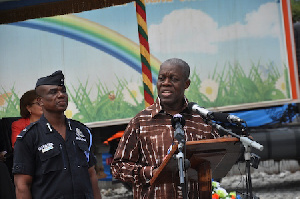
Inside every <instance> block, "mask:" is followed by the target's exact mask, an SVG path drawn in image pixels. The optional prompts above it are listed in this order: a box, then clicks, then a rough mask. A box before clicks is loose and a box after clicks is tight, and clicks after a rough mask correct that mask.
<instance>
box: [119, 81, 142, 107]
mask: <svg viewBox="0 0 300 199" xmlns="http://www.w3.org/2000/svg"><path fill="white" fill-rule="evenodd" d="M122 93H123V96H124V100H125V101H126V102H128V103H129V104H132V105H134V106H135V105H136V103H141V102H142V101H143V95H142V93H141V92H140V89H139V85H138V84H137V83H134V82H131V83H129V84H128V85H127V87H126V88H125V89H124V90H123V91H122ZM134 99H135V100H136V101H137V102H135V100H134Z"/></svg>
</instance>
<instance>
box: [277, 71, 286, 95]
mask: <svg viewBox="0 0 300 199" xmlns="http://www.w3.org/2000/svg"><path fill="white" fill-rule="evenodd" d="M275 88H276V89H278V90H280V91H281V92H282V93H283V94H284V95H285V96H286V91H287V90H286V82H285V78H284V76H281V77H280V78H279V79H278V80H277V82H276V84H275Z"/></svg>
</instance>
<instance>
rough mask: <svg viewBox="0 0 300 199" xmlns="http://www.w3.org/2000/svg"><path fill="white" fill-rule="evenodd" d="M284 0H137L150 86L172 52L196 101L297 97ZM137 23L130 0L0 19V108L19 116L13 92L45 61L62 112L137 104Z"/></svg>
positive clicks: (94, 117)
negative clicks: (59, 83)
mask: <svg viewBox="0 0 300 199" xmlns="http://www.w3.org/2000/svg"><path fill="white" fill-rule="evenodd" d="M284 6H285V4H283V3H282V2H281V1H277V0H276V1H274V0H189V1H184V0H164V1H159V0H157V1H154V0H153V1H146V13H147V25H148V36H149V45H150V53H151V57H150V59H151V68H152V77H153V86H154V96H155V97H156V96H157V94H156V89H155V84H156V81H157V74H158V70H159V65H160V63H161V62H163V61H165V60H166V59H168V58H172V57H178V58H182V59H183V60H185V61H186V62H188V63H189V65H190V66H191V69H192V70H191V80H192V84H191V86H190V88H189V89H188V90H187V92H186V94H187V97H188V99H189V100H190V101H195V102H197V103H198V104H200V105H201V106H204V107H207V108H209V107H215V108H219V109H221V108H226V107H239V108H244V107H245V106H253V107H254V106H257V105H259V104H261V103H264V104H272V103H278V102H287V101H289V100H292V99H297V98H298V92H297V91H295V90H297V88H298V87H297V85H298V82H297V79H295V78H294V77H293V75H294V74H295V73H296V72H297V71H295V63H294V61H295V60H294V58H293V57H290V58H289V56H288V55H289V54H291V52H289V53H288V49H289V46H290V45H291V41H287V40H286V36H289V34H290V33H289V32H287V31H291V30H290V29H289V28H290V25H291V24H288V23H287V21H285V20H286V19H285V18H286V17H287V16H288V11H286V10H287V9H285V7H284ZM137 29H138V26H137V19H136V10H135V4H134V3H129V4H125V5H121V6H115V7H110V8H105V9H100V10H92V11H88V12H82V13H77V14H70V15H63V16H55V17H48V18H40V19H33V20H27V21H24V22H17V23H12V24H6V25H1V26H0V35H1V37H0V57H1V59H0V84H1V88H0V117H10V116H19V98H20V97H21V96H22V94H23V93H24V92H25V91H27V90H29V89H33V88H34V86H35V83H36V80H37V79H38V78H39V77H41V76H45V75H49V74H51V73H53V72H54V71H55V70H63V72H64V74H65V77H66V86H67V89H68V94H69V101H70V103H69V107H68V109H67V111H66V114H67V116H68V117H70V118H74V119H78V120H80V121H82V122H96V121H108V120H112V119H122V118H131V117H133V116H134V115H135V114H136V113H137V112H139V111H140V110H142V109H143V108H144V107H145V105H144V101H143V99H144V96H143V83H142V75H141V74H142V70H141V60H140V48H139V39H138V30H137ZM289 42H290V43H289ZM290 49H292V48H291V47H290Z"/></svg>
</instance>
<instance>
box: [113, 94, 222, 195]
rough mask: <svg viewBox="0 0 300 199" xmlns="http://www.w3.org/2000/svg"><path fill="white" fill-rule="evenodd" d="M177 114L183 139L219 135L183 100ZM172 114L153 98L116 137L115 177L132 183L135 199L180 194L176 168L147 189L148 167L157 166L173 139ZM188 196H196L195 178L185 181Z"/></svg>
mask: <svg viewBox="0 0 300 199" xmlns="http://www.w3.org/2000/svg"><path fill="white" fill-rule="evenodd" d="M185 102H186V103H185V106H184V109H183V110H182V111H181V112H180V114H181V115H182V116H183V117H184V119H185V126H184V131H185V137H186V141H196V140H201V139H211V138H217V137H219V135H218V133H217V132H216V130H214V129H212V127H211V126H210V125H208V124H206V123H205V122H204V121H203V119H202V117H201V116H200V115H198V114H196V113H195V112H190V111H189V110H188V108H187V100H185ZM172 117H173V116H172V115H170V114H168V113H166V112H165V111H164V110H163V109H162V107H161V105H160V101H159V98H157V100H156V102H155V103H154V104H153V105H151V106H149V107H148V108H146V109H144V110H143V111H141V112H140V113H138V114H137V115H136V116H135V117H134V118H133V119H132V120H131V121H130V123H129V124H128V126H127V128H126V130H125V132H124V135H123V137H122V138H121V140H120V143H119V146H118V148H117V150H116V153H115V156H114V160H113V163H112V166H111V168H112V174H113V176H114V177H115V178H117V179H120V180H122V181H125V182H127V183H130V184H132V187H133V195H134V198H135V199H141V198H156V199H159V198H162V199H166V198H170V199H175V198H182V193H181V191H180V190H181V188H180V187H179V180H178V179H179V178H178V172H176V173H175V172H174V173H172V175H170V179H169V182H165V183H162V184H159V185H155V187H152V189H150V185H149V180H150V179H151V178H152V171H153V170H154V169H155V168H157V167H159V165H160V164H161V163H162V162H163V158H164V157H165V156H166V155H167V153H168V149H169V148H170V146H171V145H172V144H173V143H174V142H177V141H175V140H174V128H173V127H172V124H171V119H172ZM188 186H189V193H188V194H189V198H198V184H197V182H189V183H188Z"/></svg>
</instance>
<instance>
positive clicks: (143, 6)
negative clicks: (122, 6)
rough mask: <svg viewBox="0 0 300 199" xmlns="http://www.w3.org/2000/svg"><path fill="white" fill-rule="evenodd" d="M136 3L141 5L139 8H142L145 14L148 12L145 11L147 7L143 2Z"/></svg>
mask: <svg viewBox="0 0 300 199" xmlns="http://www.w3.org/2000/svg"><path fill="white" fill-rule="evenodd" d="M135 2H136V3H137V4H139V6H140V7H141V8H142V10H143V11H144V12H146V11H145V5H144V4H143V2H142V1H139V0H136V1H135Z"/></svg>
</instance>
